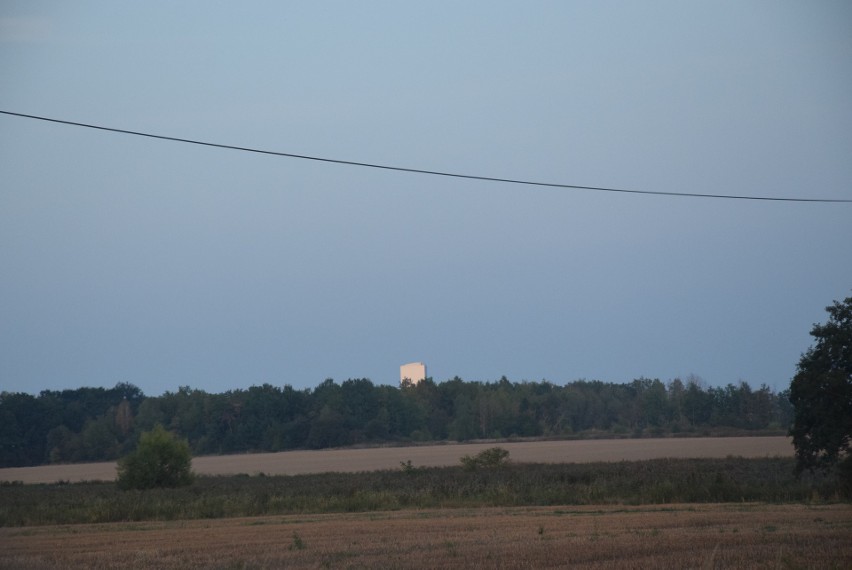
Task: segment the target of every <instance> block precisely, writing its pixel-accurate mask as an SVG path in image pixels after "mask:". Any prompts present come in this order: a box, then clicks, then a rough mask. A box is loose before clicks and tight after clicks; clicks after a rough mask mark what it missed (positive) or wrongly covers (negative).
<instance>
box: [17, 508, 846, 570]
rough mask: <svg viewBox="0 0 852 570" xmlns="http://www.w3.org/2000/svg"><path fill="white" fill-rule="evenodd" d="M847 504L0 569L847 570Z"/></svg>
mask: <svg viewBox="0 0 852 570" xmlns="http://www.w3.org/2000/svg"><path fill="white" fill-rule="evenodd" d="M851 538H852V507H850V505H828V506H805V505H756V504H722V505H719V504H716V505H655V506H647V507H623V506H622V507H618V506H607V507H565V508H557V507H534V508H524V507H515V508H488V509H452V510H424V511H399V512H373V513H357V514H334V515H307V516H305V515H293V516H277V517H259V518H241V519H221V520H207V521H173V522H151V523H116V524H107V525H71V526H50V527H28V528H6V529H0V567H3V568H21V569H33V570H35V569H44V568H71V567H73V568H84V567H85V568H165V569H169V568H223V569H224V568H460V567H465V568H557V567H570V568H589V569H591V568H601V569H603V568H607V569H612V568H616V569H617V568H677V569H681V568H849V567H852V540H850V539H851Z"/></svg>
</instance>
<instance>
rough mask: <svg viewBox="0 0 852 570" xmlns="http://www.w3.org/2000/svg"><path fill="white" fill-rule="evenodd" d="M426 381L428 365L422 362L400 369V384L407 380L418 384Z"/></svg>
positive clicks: (409, 364)
mask: <svg viewBox="0 0 852 570" xmlns="http://www.w3.org/2000/svg"><path fill="white" fill-rule="evenodd" d="M425 379H426V365H425V364H423V363H422V362H410V363H408V364H403V365H402V366H400V367H399V383H400V384H404V383H405V381H406V380H408V381H409V382H411V383H412V384H417V383H418V382H422V381H423V380H425Z"/></svg>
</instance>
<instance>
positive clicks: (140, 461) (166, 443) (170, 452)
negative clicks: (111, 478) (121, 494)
mask: <svg viewBox="0 0 852 570" xmlns="http://www.w3.org/2000/svg"><path fill="white" fill-rule="evenodd" d="M194 478H195V475H194V474H193V472H192V454H191V453H190V451H189V444H188V443H187V442H186V441H185V440H179V439H177V438H176V437H175V436H174V435H172V434H171V433H169V432H168V431H166V429H165V428H163V426H161V425H158V426H157V427H155V428H154V429H153V430H151V431H149V432H145V433H143V434H142V436H141V437H140V438H139V446H138V447H137V448H136V451H134V452H132V453H130V454H129V455H126V456H125V457H123V458H121V459H120V460H119V462H118V487H119V488H120V489H124V490H128V489H154V488H158V487H183V486H184V485H189V484H191V483H192V481H193V480H194Z"/></svg>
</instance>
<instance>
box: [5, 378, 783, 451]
mask: <svg viewBox="0 0 852 570" xmlns="http://www.w3.org/2000/svg"><path fill="white" fill-rule="evenodd" d="M792 418H793V409H792V406H791V404H790V402H789V390H785V391H783V392H780V393H776V392H774V391H773V390H772V389H771V388H769V387H767V386H765V385H761V386H760V387H759V388H757V389H753V388H752V387H751V386H750V385H749V384H747V383H745V382H740V383H738V384H728V385H727V386H725V387H708V386H705V385H704V384H703V383H702V382H701V381H700V379H695V378H690V379H687V380H686V381H682V380H680V379H674V380H672V381H670V382H668V383H663V382H661V381H660V380H658V379H647V378H639V379H636V380H633V381H632V382H630V383H623V384H618V383H607V382H601V381H586V380H580V381H575V382H571V383H568V384H566V385H556V384H552V383H550V382H547V381H541V382H511V381H509V380H508V379H507V378H505V377H504V378H501V379H500V380H499V381H497V382H467V381H464V380H462V379H461V378H458V377H456V378H453V379H451V380H447V381H444V382H434V381H433V380H432V379H429V378H427V379H426V380H424V381H422V382H420V383H417V384H407V385H404V386H401V387H396V386H388V385H381V384H378V385H377V384H373V383H372V382H371V381H370V380H368V379H350V380H346V381H345V382H342V383H336V382H335V381H334V380H331V379H328V380H325V381H324V382H322V383H321V384H319V385H318V386H316V387H315V388H313V389H310V388H307V389H295V388H293V387H292V386H290V385H285V386H283V387H278V386H273V385H270V384H263V385H261V386H252V387H251V388H248V389H239V390H230V391H227V392H224V393H221V394H214V393H208V392H205V391H204V390H200V389H193V388H190V387H188V386H182V387H180V388H179V389H178V390H177V391H176V392H166V393H164V394H163V395H161V396H150V397H149V396H145V395H144V394H143V392H142V390H140V389H139V388H138V387H136V386H134V385H133V384H128V383H119V384H116V385H115V386H114V387H113V388H78V389H74V390H62V391H52V390H46V391H42V392H41V393H40V394H39V395H38V396H33V395H30V394H25V393H9V392H3V393H0V466H2V467H13V466H27V465H39V464H46V463H68V462H81V461H103V460H112V459H116V458H118V457H122V456H124V455H126V454H127V453H129V452H131V451H133V450H134V449H135V448H136V446H137V444H138V441H139V437H140V434H142V433H144V432H147V431H150V430H152V429H154V428H155V427H156V426H157V425H162V426H164V427H165V428H166V429H167V430H169V431H171V432H172V433H174V434H175V435H177V436H178V437H180V438H182V439H186V440H187V441H188V443H189V445H190V448H191V450H192V453H193V454H194V455H204V454H217V453H236V452H245V451H284V450H290V449H320V448H327V447H339V446H348V445H358V444H381V443H386V442H426V441H443V440H456V441H466V440H473V439H492V438H493V439H503V438H512V437H556V438H565V437H590V436H598V435H600V436H605V435H612V436H623V437H642V436H662V435H668V434H679V433H682V434H691V433H694V434H710V433H723V432H732V431H737V432H741V431H768V430H771V431H774V432H786V430H787V429H788V427H789V426H790V423H791V421H792Z"/></svg>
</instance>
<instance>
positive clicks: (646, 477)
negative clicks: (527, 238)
mask: <svg viewBox="0 0 852 570" xmlns="http://www.w3.org/2000/svg"><path fill="white" fill-rule="evenodd" d="M493 445H494V444H493V443H492V444H486V443H482V444H468V445H442V446H422V447H398V448H373V449H339V450H326V451H311V452H308V451H305V452H286V453H277V454H256V455H255V454H252V455H237V456H222V457H201V458H196V460H195V468H196V470H198V471H199V472H200V473H201V476H200V477H199V478H198V480H197V482H196V483H195V484H194V485H192V486H190V487H184V488H178V489H153V490H149V491H129V492H123V491H120V490H118V489H117V487H116V485H115V484H114V483H113V482H112V481H111V480H110V479H111V476H113V475H114V465H112V464H97V465H96V467H97V468H99V469H104V468H106V469H107V470H106V471H102V472H101V473H106V474H107V476H101V477H93V476H91V473H98V471H96V470H95V469H93V467H92V466H82V469H81V471H80V474H78V475H77V477H78V478H79V479H82V480H89V481H92V480H93V479H102V480H103V482H87V483H78V484H69V483H68V482H67V481H68V480H69V479H71V478H73V477H75V476H74V475H73V474H72V473H73V471H71V470H72V469H73V468H79V467H81V466H49V467H41V468H34V469H35V470H42V472H38V471H33V472H32V473H33V474H32V479H31V480H30V481H29V483H34V484H21V483H19V482H18V483H14V484H12V483H9V482H8V480H17V481H21V480H22V478H21V477H10V475H9V474H10V472H13V471H14V472H15V474H20V473H21V472H22V471H21V470H11V469H7V470H4V472H3V475H2V477H3V478H6V479H7V482H6V483H4V484H2V485H0V568H23V569H45V568H66V567H91V568H138V567H151V568H153V567H156V568H187V567H207V568H223V569H225V568H279V567H288V568H317V567H326V568H329V567H333V568H371V567H396V568H452V567H489V568H491V567H505V568H519V567H520V568H547V567H564V566H568V565H570V566H571V567H572V568H636V567H654V568H684V567H695V568H697V567H706V568H712V567H750V568H762V567H765V568H833V567H836V568H845V567H849V565H850V563H852V540H850V538H852V505H850V504H849V503H848V502H847V503H842V502H838V501H839V495H838V491H837V487H835V486H834V485H833V483H832V482H831V481H829V480H826V479H819V478H816V479H813V478H811V479H808V478H804V479H801V480H800V479H796V478H795V477H794V476H793V465H794V459H793V457H792V448H791V447H790V444H789V442H788V440H786V438H701V439H658V440H643V439H629V440H598V441H539V442H517V443H501V444H500V445H501V447H504V448H505V449H507V450H509V451H510V454H511V460H512V461H511V463H510V464H509V465H506V466H503V467H500V468H493V469H490V468H488V469H486V468H479V469H476V470H467V469H463V468H462V466H461V465H460V464H459V458H460V457H461V456H462V455H466V454H476V453H477V452H479V451H481V450H482V449H484V448H487V447H489V446H493ZM408 461H410V462H411V463H410V464H409V463H408ZM401 463H404V464H403V465H400V464H401ZM110 468H111V469H112V471H110V470H109V469H110ZM56 469H60V470H61V469H64V471H56ZM87 469H88V471H86V470H87ZM298 469H301V470H303V471H306V473H300V472H299V471H298ZM45 470H46V474H45ZM87 473H88V475H87ZM38 477H42V478H46V479H47V480H48V481H49V483H38V481H37V480H36V479H37V478H38ZM60 479H62V480H63V481H62V482H61V483H55V481H57V480H60Z"/></svg>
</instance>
